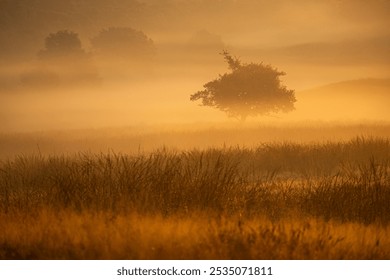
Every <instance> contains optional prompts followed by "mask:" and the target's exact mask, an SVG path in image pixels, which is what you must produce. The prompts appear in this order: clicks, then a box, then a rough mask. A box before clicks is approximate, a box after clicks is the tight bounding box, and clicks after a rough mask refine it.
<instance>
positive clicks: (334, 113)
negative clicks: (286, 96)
mask: <svg viewBox="0 0 390 280" xmlns="http://www.w3.org/2000/svg"><path fill="white" fill-rule="evenodd" d="M296 98H297V104H296V109H297V110H296V112H295V113H294V114H295V116H296V117H308V118H310V119H332V120H334V119H345V120H352V119H353V120H356V119H365V120H390V79H360V80H351V81H342V82H338V83H333V84H328V85H324V86H321V87H317V88H313V89H309V90H304V91H300V92H297V93H296Z"/></svg>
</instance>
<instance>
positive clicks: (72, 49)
mask: <svg viewBox="0 0 390 280" xmlns="http://www.w3.org/2000/svg"><path fill="white" fill-rule="evenodd" d="M85 54H86V53H85V51H84V50H83V48H82V46H81V41H80V39H79V35H78V34H77V33H75V32H72V31H69V30H60V31H58V32H56V33H50V34H49V36H47V37H46V39H45V49H44V50H41V51H40V52H39V56H40V57H41V58H54V57H64V56H69V55H72V56H74V55H79V56H80V55H85Z"/></svg>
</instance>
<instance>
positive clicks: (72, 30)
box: [0, 0, 390, 133]
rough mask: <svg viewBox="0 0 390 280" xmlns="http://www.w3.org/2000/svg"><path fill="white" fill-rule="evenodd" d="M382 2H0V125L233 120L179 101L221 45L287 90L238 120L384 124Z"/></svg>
mask: <svg viewBox="0 0 390 280" xmlns="http://www.w3.org/2000/svg"><path fill="white" fill-rule="evenodd" d="M389 10H390V3H389V2H388V1H379V0H378V1H370V2H367V1H350V0H346V1H336V0H335V1H315V2H313V1H306V0H300V1H294V2H291V1H285V0H278V1H253V0H245V1H234V0H223V1H204V0H191V1H180V0H164V1H154V0H148V1H147V0H144V1H141V0H139V1H135V0H133V1H124V0H123V1H115V2H112V1H82V2H80V1H66V2H63V1H44V0H41V1H27V0H19V1H9V0H1V1H0V59H1V64H0V123H1V124H0V131H1V132H3V133H8V132H28V131H44V130H62V129H90V128H93V129H98V128H107V127H126V126H148V125H155V126H166V125H170V126H172V127H175V126H177V125H179V126H180V127H182V126H183V125H184V126H185V125H188V126H189V127H191V126H194V124H199V123H202V124H204V123H209V124H210V125H226V124H229V123H230V124H232V125H236V124H237V120H235V119H232V118H228V117H227V116H226V114H224V113H223V112H221V111H219V110H218V109H216V108H211V107H206V106H199V105H198V104H196V103H194V102H191V101H190V99H189V96H190V95H191V94H193V93H194V92H196V91H199V90H201V89H202V87H203V85H204V84H206V83H207V82H209V81H211V80H213V79H215V78H217V77H218V75H223V74H224V73H227V72H228V67H227V65H226V63H225V61H224V59H223V57H222V56H221V55H220V53H221V52H222V51H223V50H228V51H229V52H230V53H231V54H232V55H234V56H236V57H237V58H239V59H240V60H241V61H243V62H245V63H251V62H254V63H260V62H263V63H265V64H270V65H272V66H274V67H277V68H278V69H279V70H281V71H284V72H285V73H286V75H285V76H283V79H282V82H283V84H284V85H286V86H287V87H288V88H291V89H293V90H295V95H296V99H297V102H296V104H295V107H296V110H295V111H294V112H292V113H288V114H275V115H273V114H272V115H271V116H259V117H253V118H250V119H249V120H248V123H251V124H266V123H275V122H276V123H291V122H306V121H308V120H310V121H340V122H355V123H356V122H359V121H370V122H373V121H379V122H383V121H385V122H387V121H389V120H390V113H389V112H388V110H387V107H388V104H390V102H389V101H390V93H389V89H390V82H389V81H390V67H389V66H390V31H389V29H388V26H390V17H389V12H388V11H389ZM61 31H63V32H64V31H66V32H68V33H59V32H61ZM64 34H65V35H64ZM61 36H62V37H61ZM66 36H68V37H66ZM50 38H52V39H53V38H54V39H53V42H52V43H53V44H54V45H53V44H51V43H50ZM61 40H62V41H61ZM67 40H68V41H67ZM69 40H70V41H69ZM72 40H73V41H72ZM65 41H66V42H67V43H66V44H67V46H68V47H69V48H68V49H62V50H59V49H57V48H56V47H55V45H56V44H58V42H65Z"/></svg>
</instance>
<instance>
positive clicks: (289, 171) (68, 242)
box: [0, 137, 390, 259]
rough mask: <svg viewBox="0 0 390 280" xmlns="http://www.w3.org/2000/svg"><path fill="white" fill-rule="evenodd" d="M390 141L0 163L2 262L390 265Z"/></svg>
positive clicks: (32, 157)
mask: <svg viewBox="0 0 390 280" xmlns="http://www.w3.org/2000/svg"><path fill="white" fill-rule="evenodd" d="M389 202H390V140H389V139H388V138H386V137H356V138H353V139H350V140H347V141H328V142H318V143H316V142H311V143H293V142H274V143H264V144H258V145H256V146H253V147H250V148H249V147H247V148H246V147H242V146H225V147H220V148H211V147H210V148H202V149H196V148H194V149H186V150H171V149H168V148H165V149H164V148H162V149H157V150H155V151H153V152H148V153H144V152H139V153H134V154H126V153H116V152H107V153H93V152H80V153H77V154H73V155H69V154H64V155H42V154H40V153H36V154H31V155H18V156H15V157H9V158H5V159H2V160H1V161H0V232H1V234H0V258H1V259H389V258H390V203H389Z"/></svg>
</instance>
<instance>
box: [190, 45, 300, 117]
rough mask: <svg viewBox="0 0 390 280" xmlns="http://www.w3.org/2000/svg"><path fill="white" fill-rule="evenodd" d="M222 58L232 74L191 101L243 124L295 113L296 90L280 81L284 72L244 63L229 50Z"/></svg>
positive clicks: (214, 81) (212, 84)
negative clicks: (217, 110)
mask: <svg viewBox="0 0 390 280" xmlns="http://www.w3.org/2000/svg"><path fill="white" fill-rule="evenodd" d="M222 55H223V56H224V58H225V60H226V62H227V63H228V66H229V69H230V70H231V72H230V73H225V74H224V75H220V76H219V78H217V79H215V80H213V81H211V82H208V83H207V84H205V85H204V86H203V87H204V90H202V91H198V92H196V93H194V94H192V95H191V98H190V99H191V101H196V100H199V99H200V100H201V101H202V105H203V106H211V107H215V108H218V109H220V110H222V111H224V112H225V113H227V114H228V116H230V117H235V118H238V119H240V120H241V121H245V119H246V118H247V117H248V116H257V115H267V114H270V113H277V112H280V111H282V112H290V111H292V110H294V103H295V101H296V99H295V96H294V90H289V89H287V88H286V87H285V86H283V85H282V84H281V81H280V79H279V77H280V76H282V75H285V73H284V72H280V71H278V70H277V69H276V68H273V67H272V66H270V65H264V64H263V63H250V64H244V63H242V62H241V61H240V60H239V59H238V58H236V57H233V56H231V55H230V54H229V53H228V52H227V51H224V52H223V53H222Z"/></svg>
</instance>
